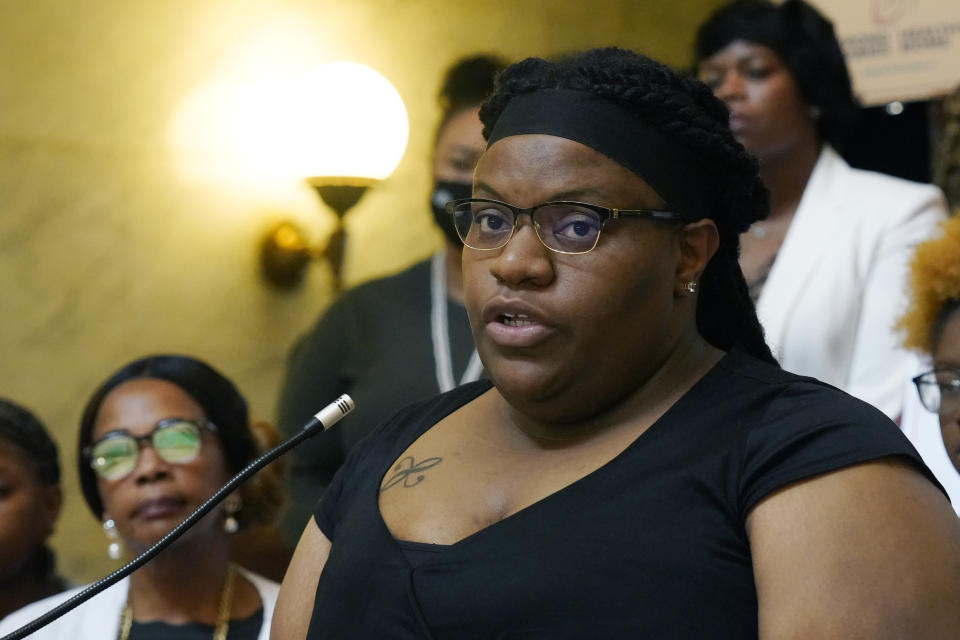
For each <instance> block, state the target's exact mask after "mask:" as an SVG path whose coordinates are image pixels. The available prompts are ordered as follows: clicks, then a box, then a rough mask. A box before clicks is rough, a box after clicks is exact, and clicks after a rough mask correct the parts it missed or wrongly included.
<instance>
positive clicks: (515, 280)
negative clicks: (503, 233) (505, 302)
mask: <svg viewBox="0 0 960 640" xmlns="http://www.w3.org/2000/svg"><path fill="white" fill-rule="evenodd" d="M490 273H491V274H492V275H493V277H495V278H496V279H497V281H498V282H501V283H503V284H506V285H508V286H511V287H523V286H532V287H543V286H546V285H548V284H550V282H552V281H553V277H554V271H553V252H552V251H550V250H549V249H547V247H545V246H544V245H543V243H542V242H540V238H539V237H537V232H536V230H535V229H534V227H533V223H532V222H529V223H523V224H520V226H519V228H518V229H516V231H514V233H513V236H512V237H511V238H510V240H508V241H507V244H506V245H504V247H503V248H502V249H500V251H499V253H498V254H497V255H496V256H495V257H494V258H493V260H492V262H491V263H490Z"/></svg>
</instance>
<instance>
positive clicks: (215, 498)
mask: <svg viewBox="0 0 960 640" xmlns="http://www.w3.org/2000/svg"><path fill="white" fill-rule="evenodd" d="M353 408H354V403H353V399H351V398H350V396H348V395H347V394H343V395H342V396H340V397H339V398H337V399H336V400H334V401H333V402H331V403H330V404H328V405H327V406H325V407H324V408H323V409H321V410H320V411H319V412H318V413H316V414H314V416H313V417H312V418H311V419H310V421H309V422H307V424H306V425H304V427H303V429H301V430H300V432H299V433H297V434H296V435H295V436H292V437H291V438H289V439H288V440H286V441H284V442H281V443H280V444H278V445H277V446H276V447H274V448H273V449H271V450H270V451H267V452H266V453H264V454H263V455H261V456H260V457H259V458H257V459H256V460H254V461H253V462H251V463H250V464H248V465H247V466H246V467H244V468H243V469H242V470H241V471H240V473H238V474H237V475H235V476H234V477H233V478H231V480H230V481H229V482H228V483H227V484H225V485H223V486H222V487H220V489H219V490H218V491H217V492H216V493H214V494H213V495H212V496H210V497H209V498H207V500H206V501H205V502H204V503H203V504H201V505H200V506H199V507H197V509H196V511H194V512H193V513H191V514H190V515H189V516H187V517H186V518H185V519H184V520H183V522H181V523H180V524H178V525H177V526H176V527H174V528H173V529H171V530H170V532H169V533H167V534H166V535H165V536H163V537H162V538H160V539H159V540H157V541H156V542H155V543H154V544H153V545H152V546H151V547H150V548H149V549H147V550H146V551H144V552H143V553H141V554H140V555H139V556H137V557H136V558H134V559H133V560H131V561H130V562H128V563H127V564H125V565H123V566H122V567H120V568H119V569H117V570H116V571H114V572H113V573H111V574H110V575H108V576H106V577H104V578H101V579H100V580H99V581H97V582H95V583H93V584H91V585H90V586H88V587H87V588H86V589H84V590H83V591H81V592H80V593H78V594H76V595H75V596H73V597H72V598H70V599H69V600H67V601H65V602H63V603H61V604H59V605H58V606H56V607H54V608H53V609H51V610H50V611H47V612H46V613H44V614H43V615H41V616H38V617H37V618H35V619H33V620H31V621H30V622H28V623H27V624H25V625H23V626H22V627H20V628H19V629H17V630H16V631H14V632H13V633H10V634H8V635H5V636H3V638H0V640H21V639H22V638H25V637H27V636H28V635H30V634H31V633H34V632H36V631H39V630H40V629H42V628H43V627H45V626H47V625H48V624H50V623H51V622H53V621H54V620H56V619H57V618H59V617H60V616H62V615H64V614H65V613H67V612H68V611H72V610H73V609H76V608H77V607H79V606H80V605H81V604H83V603H84V602H86V601H87V600H89V599H90V598H92V597H93V596H95V595H97V594H98V593H100V592H101V591H103V590H104V589H107V588H108V587H111V586H113V585H114V584H116V583H117V582H119V581H120V580H123V579H124V578H126V577H127V576H128V575H130V574H131V573H133V572H134V571H136V570H137V569H139V568H140V567H142V566H143V565H145V564H146V563H148V562H150V560H152V559H153V558H154V557H155V556H156V555H157V554H158V553H160V552H161V551H163V550H164V549H166V548H167V547H169V546H170V544H171V543H173V542H174V541H175V540H176V539H177V538H179V537H180V536H181V535H183V534H184V532H185V531H186V530H187V529H189V528H190V527H192V526H193V525H194V524H196V522H197V520H199V519H200V518H202V517H203V516H205V515H207V513H209V512H210V510H211V509H213V508H214V507H215V506H217V505H218V504H220V503H221V502H222V501H223V499H224V498H226V497H227V496H228V495H230V494H231V493H233V491H234V490H235V489H236V488H237V487H239V486H240V485H241V484H243V483H244V482H246V481H247V480H248V479H249V478H250V477H251V476H253V475H254V474H255V473H257V472H258V471H260V469H262V468H263V467H265V466H267V465H268V464H270V463H271V462H273V461H274V460H276V459H277V458H279V457H280V456H282V455H283V454H284V453H286V452H287V451H289V450H290V449H292V448H294V447H295V446H297V445H298V444H300V443H301V442H303V441H304V440H306V439H307V438H310V437H311V436H314V435H316V434H317V433H320V432H321V431H325V430H326V429H329V428H330V427H332V426H333V425H334V424H336V423H337V422H339V421H340V419H341V418H343V417H344V416H345V415H347V414H348V413H350V412H351V411H353Z"/></svg>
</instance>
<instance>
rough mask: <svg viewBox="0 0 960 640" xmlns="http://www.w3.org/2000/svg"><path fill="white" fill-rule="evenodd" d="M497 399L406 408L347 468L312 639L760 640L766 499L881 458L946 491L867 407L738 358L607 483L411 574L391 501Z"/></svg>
mask: <svg viewBox="0 0 960 640" xmlns="http://www.w3.org/2000/svg"><path fill="white" fill-rule="evenodd" d="M489 388H490V383H489V382H486V381H481V382H477V383H473V384H470V385H466V386H464V387H460V388H458V389H455V390H453V391H451V392H449V393H447V394H445V395H442V396H439V397H437V398H435V399H433V400H430V401H427V402H424V403H420V404H418V405H414V406H412V407H409V408H407V409H405V410H403V411H402V412H400V413H399V414H397V415H396V416H394V417H393V418H392V419H390V420H389V421H387V422H386V423H385V424H384V425H383V426H382V427H381V428H379V429H378V430H377V431H376V432H374V433H373V434H372V435H371V436H370V437H368V438H367V439H366V440H365V441H363V442H362V443H360V444H359V445H358V446H357V447H356V448H355V449H354V450H353V451H352V452H351V454H350V456H349V458H348V459H347V462H346V464H345V465H344V467H343V468H342V469H341V470H340V471H339V472H338V473H337V475H336V477H335V479H334V481H333V483H332V484H331V486H330V488H329V489H328V491H327V492H326V493H325V494H324V496H323V499H322V500H321V502H320V504H319V506H318V509H317V512H316V514H315V518H316V522H317V524H318V526H319V527H320V530H321V531H323V533H324V534H325V535H326V536H327V537H328V538H329V539H330V540H331V541H332V548H331V550H330V555H329V558H328V560H327V563H326V566H325V568H324V570H323V572H322V574H321V576H320V580H319V584H318V586H317V595H316V601H315V604H314V611H313V617H312V619H311V622H310V629H309V632H308V635H307V637H308V639H319V638H324V639H328V638H398V639H400V638H403V639H407V638H433V639H435V640H447V639H451V640H453V639H456V640H471V639H474V638H476V639H481V638H483V639H493V638H503V639H507V638H549V639H551V640H557V639H565V638H626V637H636V638H671V639H672V640H673V639H682V638H697V639H702V638H711V639H714V640H717V639H723V638H731V639H733V638H735V639H737V640H742V639H744V638H756V637H757V595H756V587H755V584H754V578H753V570H752V565H751V556H750V545H749V541H748V539H747V534H746V530H745V520H746V517H747V514H748V513H749V512H750V510H751V509H752V507H753V506H754V505H755V504H756V503H757V502H758V501H759V500H760V499H762V498H763V497H764V496H766V495H768V494H769V493H771V492H772V491H774V490H776V489H778V488H780V487H783V486H785V485H787V484H789V483H791V482H795V481H797V480H800V479H802V478H806V477H810V476H813V475H816V474H820V473H824V472H827V471H831V470H835V469H839V468H842V467H845V466H849V465H852V464H856V463H859V462H864V461H868V460H874V459H877V458H881V457H885V456H899V457H902V458H904V459H907V460H909V461H910V462H912V463H913V464H915V465H916V467H917V468H918V469H920V470H922V471H923V472H924V473H925V474H926V475H927V477H929V478H930V479H931V481H932V482H934V483H935V484H936V480H934V479H933V476H932V474H930V472H929V471H928V470H927V469H926V467H924V465H923V462H922V461H921V459H920V456H919V455H918V454H917V452H916V451H915V450H914V449H913V447H912V446H911V445H910V443H909V442H908V441H907V439H906V438H905V437H904V436H903V435H902V434H901V433H900V430H899V429H898V428H897V427H896V425H895V424H893V423H892V422H890V421H889V420H888V419H887V418H886V417H885V416H884V415H883V414H881V413H880V412H879V411H877V410H876V409H874V408H873V407H871V406H869V405H867V404H865V403H863V402H861V401H859V400H856V399H855V398H852V397H851V396H849V395H847V394H845V393H843V392H841V391H839V390H837V389H835V388H833V387H830V386H829V385H826V384H823V383H821V382H818V381H816V380H812V379H810V378H801V377H799V376H795V375H793V374H789V373H786V372H784V371H782V370H780V369H778V368H777V367H775V366H772V365H769V364H766V363H764V362H761V361H759V360H757V359H754V358H752V357H750V356H749V355H747V354H745V353H743V352H741V351H737V350H734V351H731V352H730V353H728V354H727V355H726V356H725V357H724V358H722V359H721V361H720V362H719V363H718V364H717V365H716V366H715V367H714V368H713V369H712V370H711V371H710V372H709V373H707V375H705V376H704V377H703V378H702V379H701V380H700V381H698V382H697V383H696V384H695V385H694V387H693V388H692V389H691V390H690V391H689V392H687V393H686V394H685V395H684V396H683V397H682V398H681V399H680V400H679V401H677V402H676V403H675V404H674V405H673V406H672V407H671V408H670V409H669V410H668V411H667V412H666V413H665V414H664V415H663V416H662V417H661V418H660V419H659V420H658V421H657V422H656V423H654V425H652V426H651V427H650V428H649V429H648V430H647V431H646V432H645V433H643V435H641V436H640V437H639V438H637V439H636V440H635V441H634V442H633V443H632V444H631V445H630V446H628V447H627V448H626V450H624V451H623V452H622V453H621V454H620V455H618V456H617V457H615V458H614V459H613V460H611V461H610V462H609V463H607V464H606V465H604V466H602V467H601V468H599V469H597V470H596V471H594V472H592V473H590V474H588V475H587V476H585V477H584V478H582V479H580V480H578V481H576V482H574V483H572V484H570V485H568V486H567V487H565V488H563V489H561V490H560V491H557V492H556V493H554V494H552V495H550V496H547V497H546V498H544V499H542V500H540V501H539V502H536V503H534V504H533V505H531V506H529V507H527V508H525V509H523V510H521V511H519V512H517V513H515V514H512V515H510V516H509V517H507V518H505V519H504V520H502V521H500V522H497V523H495V524H493V525H490V526H488V527H486V528H485V529H482V530H480V531H478V532H476V533H474V534H473V535H470V536H468V537H467V538H464V539H463V540H460V541H459V542H457V543H455V544H452V545H449V546H441V547H439V548H438V549H436V550H435V551H434V550H431V552H430V553H429V554H426V553H418V554H416V556H415V560H416V561H415V563H413V564H411V562H410V561H409V560H408V557H407V555H405V551H404V549H402V548H401V545H400V543H398V542H397V541H396V540H395V539H394V538H393V537H392V535H391V534H390V532H389V530H388V529H387V527H386V524H385V523H384V522H383V519H382V517H381V515H380V511H379V507H378V493H379V487H380V483H381V481H382V479H383V477H384V474H385V473H386V471H387V469H388V468H389V467H390V466H391V465H392V464H393V463H394V462H395V461H396V460H397V459H398V458H399V457H400V454H401V453H403V451H404V450H405V449H406V448H407V447H408V446H410V444H412V443H413V442H414V441H415V440H416V439H417V438H418V437H420V436H421V435H422V434H423V433H424V432H425V431H427V430H428V429H429V428H430V427H431V426H433V425H434V424H436V423H437V422H438V421H439V420H441V419H442V418H444V417H445V416H447V415H448V414H450V413H451V412H453V411H454V410H456V409H457V408H459V407H461V406H463V405H464V404H466V403H468V402H470V401H471V400H473V399H474V398H476V397H477V396H479V395H480V394H482V393H484V392H485V391H487V390H488V389H489ZM937 486H939V485H937ZM415 551H416V550H415ZM421 551H422V549H421ZM409 552H410V549H407V550H406V553H409Z"/></svg>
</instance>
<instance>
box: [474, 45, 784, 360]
mask: <svg viewBox="0 0 960 640" xmlns="http://www.w3.org/2000/svg"><path fill="white" fill-rule="evenodd" d="M544 89H572V90H577V91H585V92H588V93H591V94H593V95H595V96H598V97H600V98H603V99H605V100H608V101H610V102H613V103H615V104H618V105H620V106H622V107H624V108H626V109H628V110H630V111H631V112H632V113H634V114H635V115H636V117H637V118H639V119H642V120H643V121H644V122H646V123H647V124H649V125H651V126H653V127H655V128H657V129H658V130H660V131H661V132H662V133H663V134H664V135H666V136H667V137H668V138H670V139H671V140H673V141H675V142H676V144H678V145H682V146H683V147H685V148H686V149H687V150H688V151H690V152H691V155H694V156H695V157H698V158H700V159H701V162H702V164H703V166H704V167H705V168H707V170H706V171H702V172H701V176H702V178H701V182H702V183H701V184H697V185H691V187H692V188H697V189H700V190H701V191H702V192H703V193H704V194H705V195H706V196H707V198H706V199H707V200H708V201H709V202H711V203H712V204H711V210H710V211H709V212H707V213H708V215H709V217H710V218H711V219H712V220H713V221H714V223H715V224H716V225H717V230H718V233H719V236H720V246H719V247H718V249H717V253H716V254H715V255H714V256H713V258H712V259H711V260H710V262H709V263H708V264H707V267H706V269H705V270H704V272H703V276H702V278H701V281H700V295H699V297H698V299H697V328H698V330H699V331H700V334H701V335H702V336H703V337H704V339H706V340H707V341H708V342H709V343H710V344H712V345H714V346H715V347H717V348H719V349H723V350H729V349H730V348H732V347H733V346H734V345H738V346H740V347H741V348H743V349H744V350H746V351H747V352H748V353H750V354H752V355H753V356H755V357H757V358H760V359H763V360H766V361H768V362H776V361H775V360H774V358H773V355H772V354H771V353H770V348H769V347H768V346H767V343H766V341H765V340H764V338H763V329H762V327H761V326H760V321H759V320H758V319H757V313H756V309H755V307H754V304H753V300H752V299H751V298H750V294H749V292H748V290H747V284H746V281H745V280H744V278H743V272H742V271H741V270H740V263H739V254H740V234H741V233H743V232H744V231H746V230H747V229H748V228H749V227H750V225H751V224H753V223H754V222H756V221H757V220H762V219H763V218H765V217H766V215H767V210H768V193H767V190H766V188H765V187H764V186H763V183H762V182H761V181H760V177H759V173H758V165H757V161H756V160H755V159H754V158H753V157H752V156H750V155H749V154H748V153H747V152H746V151H745V150H744V148H743V146H742V145H741V144H740V143H738V142H737V141H736V140H735V139H734V137H733V134H731V133H730V129H729V127H728V125H727V122H728V117H729V116H728V112H727V108H726V106H725V105H724V104H723V102H721V101H720V100H718V99H717V98H715V97H714V96H713V94H712V92H711V91H710V89H709V88H707V86H706V85H704V84H702V83H700V82H699V81H697V80H694V79H693V78H688V77H684V76H681V75H679V74H677V73H675V72H674V71H673V70H671V69H670V68H668V67H667V66H665V65H663V64H661V63H659V62H656V61H655V60H652V59H650V58H648V57H646V56H644V55H642V54H639V53H635V52H632V51H626V50H624V49H618V48H612V47H611V48H603V49H592V50H589V51H585V52H583V53H577V54H573V55H570V56H568V57H565V58H561V59H558V60H555V61H548V60H543V59H540V58H528V59H526V60H523V61H522V62H518V63H517V64H514V65H512V66H510V67H508V68H507V69H505V70H504V71H503V72H501V74H500V75H499V76H498V77H497V82H496V86H495V89H494V93H493V95H491V96H490V98H489V99H488V100H487V101H486V102H485V103H484V104H483V106H482V107H481V109H480V120H481V121H483V125H484V128H483V135H484V138H487V139H489V137H490V133H491V132H492V131H493V127H494V125H495V124H496V122H497V120H498V119H499V117H500V115H501V114H502V113H503V111H504V109H505V107H506V106H507V104H508V103H509V102H510V101H511V100H512V99H513V98H515V97H517V96H520V95H524V94H527V93H532V92H534V91H540V90H544ZM679 213H681V214H684V215H685V219H687V220H689V221H692V220H695V219H696V218H697V217H702V216H703V212H691V211H680V212H679Z"/></svg>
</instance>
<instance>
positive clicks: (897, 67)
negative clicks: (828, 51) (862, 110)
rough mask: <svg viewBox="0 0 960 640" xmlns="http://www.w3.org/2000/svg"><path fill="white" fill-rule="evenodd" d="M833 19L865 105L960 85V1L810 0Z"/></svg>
mask: <svg viewBox="0 0 960 640" xmlns="http://www.w3.org/2000/svg"><path fill="white" fill-rule="evenodd" d="M810 1H811V4H814V5H816V7H817V8H818V9H819V10H820V11H822V12H823V14H824V15H826V16H827V17H828V18H830V20H831V21H832V22H833V25H834V28H835V29H836V31H837V37H838V38H839V39H840V43H841V45H842V46H843V50H844V53H845V54H846V56H847V65H848V67H849V69H850V74H851V76H852V78H853V86H854V90H855V91H856V94H857V96H858V97H859V98H860V100H861V101H862V102H863V103H864V104H865V105H877V104H883V103H887V102H891V101H894V100H900V101H908V100H924V99H927V98H931V97H937V96H942V95H944V94H946V93H949V92H950V91H952V90H953V89H954V88H956V87H957V85H960V0H810Z"/></svg>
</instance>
